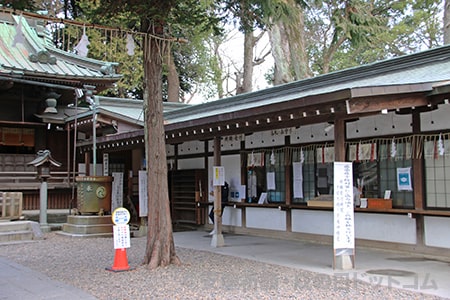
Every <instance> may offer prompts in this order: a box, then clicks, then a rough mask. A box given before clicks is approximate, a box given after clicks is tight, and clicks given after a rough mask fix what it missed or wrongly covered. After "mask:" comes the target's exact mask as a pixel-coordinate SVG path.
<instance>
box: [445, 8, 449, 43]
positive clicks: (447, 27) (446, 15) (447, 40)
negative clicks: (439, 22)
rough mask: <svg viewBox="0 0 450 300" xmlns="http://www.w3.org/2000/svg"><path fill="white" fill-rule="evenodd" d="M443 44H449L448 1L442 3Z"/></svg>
mask: <svg viewBox="0 0 450 300" xmlns="http://www.w3.org/2000/svg"><path fill="white" fill-rule="evenodd" d="M444 44H445V45H447V44H450V1H449V0H445V4H444Z"/></svg>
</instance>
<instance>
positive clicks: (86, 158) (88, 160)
mask: <svg viewBox="0 0 450 300" xmlns="http://www.w3.org/2000/svg"><path fill="white" fill-rule="evenodd" d="M90 163H91V154H90V153H89V152H88V151H86V152H84V165H85V168H86V176H90V175H91V168H90V167H89V165H90Z"/></svg>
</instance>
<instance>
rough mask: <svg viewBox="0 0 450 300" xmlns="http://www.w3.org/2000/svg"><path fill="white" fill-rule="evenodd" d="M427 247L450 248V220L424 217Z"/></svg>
mask: <svg viewBox="0 0 450 300" xmlns="http://www.w3.org/2000/svg"><path fill="white" fill-rule="evenodd" d="M424 222H425V245H427V246H432V247H442V248H450V234H449V228H450V218H444V217H430V216H425V217H424Z"/></svg>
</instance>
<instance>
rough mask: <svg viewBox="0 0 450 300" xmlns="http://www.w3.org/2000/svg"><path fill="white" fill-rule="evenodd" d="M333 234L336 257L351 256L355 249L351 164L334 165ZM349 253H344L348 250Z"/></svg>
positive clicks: (336, 163) (340, 163)
mask: <svg viewBox="0 0 450 300" xmlns="http://www.w3.org/2000/svg"><path fill="white" fill-rule="evenodd" d="M333 212H334V230H333V232H334V234H333V248H334V249H335V250H336V249H339V251H336V256H338V255H344V254H352V253H353V250H354V248H355V226H354V212H353V167H352V163H351V162H335V163H334V208H333ZM350 249H352V250H351V251H346V250H350Z"/></svg>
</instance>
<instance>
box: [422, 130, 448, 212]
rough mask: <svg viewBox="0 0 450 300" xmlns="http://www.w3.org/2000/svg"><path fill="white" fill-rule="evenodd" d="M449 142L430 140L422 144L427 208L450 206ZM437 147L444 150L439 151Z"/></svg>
mask: <svg viewBox="0 0 450 300" xmlns="http://www.w3.org/2000/svg"><path fill="white" fill-rule="evenodd" d="M449 144H450V143H448V140H439V139H435V140H430V141H426V142H425V144H424V147H425V149H424V154H425V155H424V156H425V191H426V197H425V199H426V203H425V205H426V207H427V208H438V209H444V208H447V209H448V208H450V145H449ZM439 147H442V149H443V150H444V152H443V153H439Z"/></svg>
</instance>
